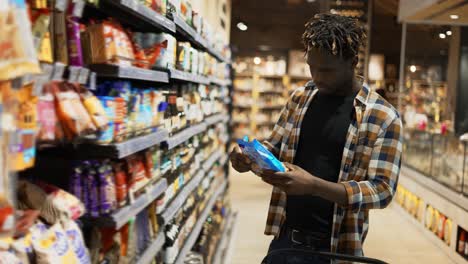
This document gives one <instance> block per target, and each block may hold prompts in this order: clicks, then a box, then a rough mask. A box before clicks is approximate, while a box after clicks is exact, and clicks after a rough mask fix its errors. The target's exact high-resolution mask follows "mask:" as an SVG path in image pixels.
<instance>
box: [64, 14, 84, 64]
mask: <svg viewBox="0 0 468 264" xmlns="http://www.w3.org/2000/svg"><path fill="white" fill-rule="evenodd" d="M67 41H68V43H67V44H68V45H67V47H68V61H69V63H70V65H71V66H83V65H84V64H83V52H82V49H81V36H80V23H78V18H75V17H69V18H68V19H67Z"/></svg>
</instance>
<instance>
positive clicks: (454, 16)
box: [450, 15, 460, 20]
mask: <svg viewBox="0 0 468 264" xmlns="http://www.w3.org/2000/svg"><path fill="white" fill-rule="evenodd" d="M450 18H451V19H453V20H456V19H459V18H460V17H459V16H458V15H450Z"/></svg>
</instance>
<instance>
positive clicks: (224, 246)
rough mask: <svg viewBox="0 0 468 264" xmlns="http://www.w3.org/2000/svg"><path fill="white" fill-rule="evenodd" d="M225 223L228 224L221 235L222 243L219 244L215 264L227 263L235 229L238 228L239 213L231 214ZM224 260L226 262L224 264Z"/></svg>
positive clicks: (214, 258) (214, 259)
mask: <svg viewBox="0 0 468 264" xmlns="http://www.w3.org/2000/svg"><path fill="white" fill-rule="evenodd" d="M225 221H226V224H225V226H224V230H223V233H222V235H221V241H219V242H218V247H217V248H216V251H215V252H216V253H215V255H214V257H213V264H221V263H226V256H227V252H228V251H229V249H230V247H231V246H232V245H233V244H232V238H233V237H234V234H235V228H236V227H237V212H232V213H230V214H229V216H228V218H227V219H226V220H225ZM222 260H223V261H224V262H222Z"/></svg>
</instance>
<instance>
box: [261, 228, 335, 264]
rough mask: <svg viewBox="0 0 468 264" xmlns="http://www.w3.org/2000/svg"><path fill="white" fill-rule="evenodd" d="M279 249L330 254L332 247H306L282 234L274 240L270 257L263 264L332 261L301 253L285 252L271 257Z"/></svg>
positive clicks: (323, 263)
mask: <svg viewBox="0 0 468 264" xmlns="http://www.w3.org/2000/svg"><path fill="white" fill-rule="evenodd" d="M279 249H303V250H311V251H322V252H330V247H329V246H328V247H323V246H322V247H305V246H301V245H298V244H296V243H294V242H292V241H291V239H289V238H288V236H287V235H283V234H281V235H280V236H279V237H278V238H277V239H273V241H271V244H270V248H269V249H268V254H269V256H268V257H267V258H266V259H265V262H263V263H262V264H330V259H329V258H326V257H322V256H314V255H312V254H302V253H299V252H284V253H278V254H274V255H270V253H272V251H275V250H279Z"/></svg>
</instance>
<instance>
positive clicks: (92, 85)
mask: <svg viewBox="0 0 468 264" xmlns="http://www.w3.org/2000/svg"><path fill="white" fill-rule="evenodd" d="M96 79H97V75H96V73H95V72H92V73H91V74H89V87H88V89H89V90H91V91H95V90H96Z"/></svg>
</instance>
